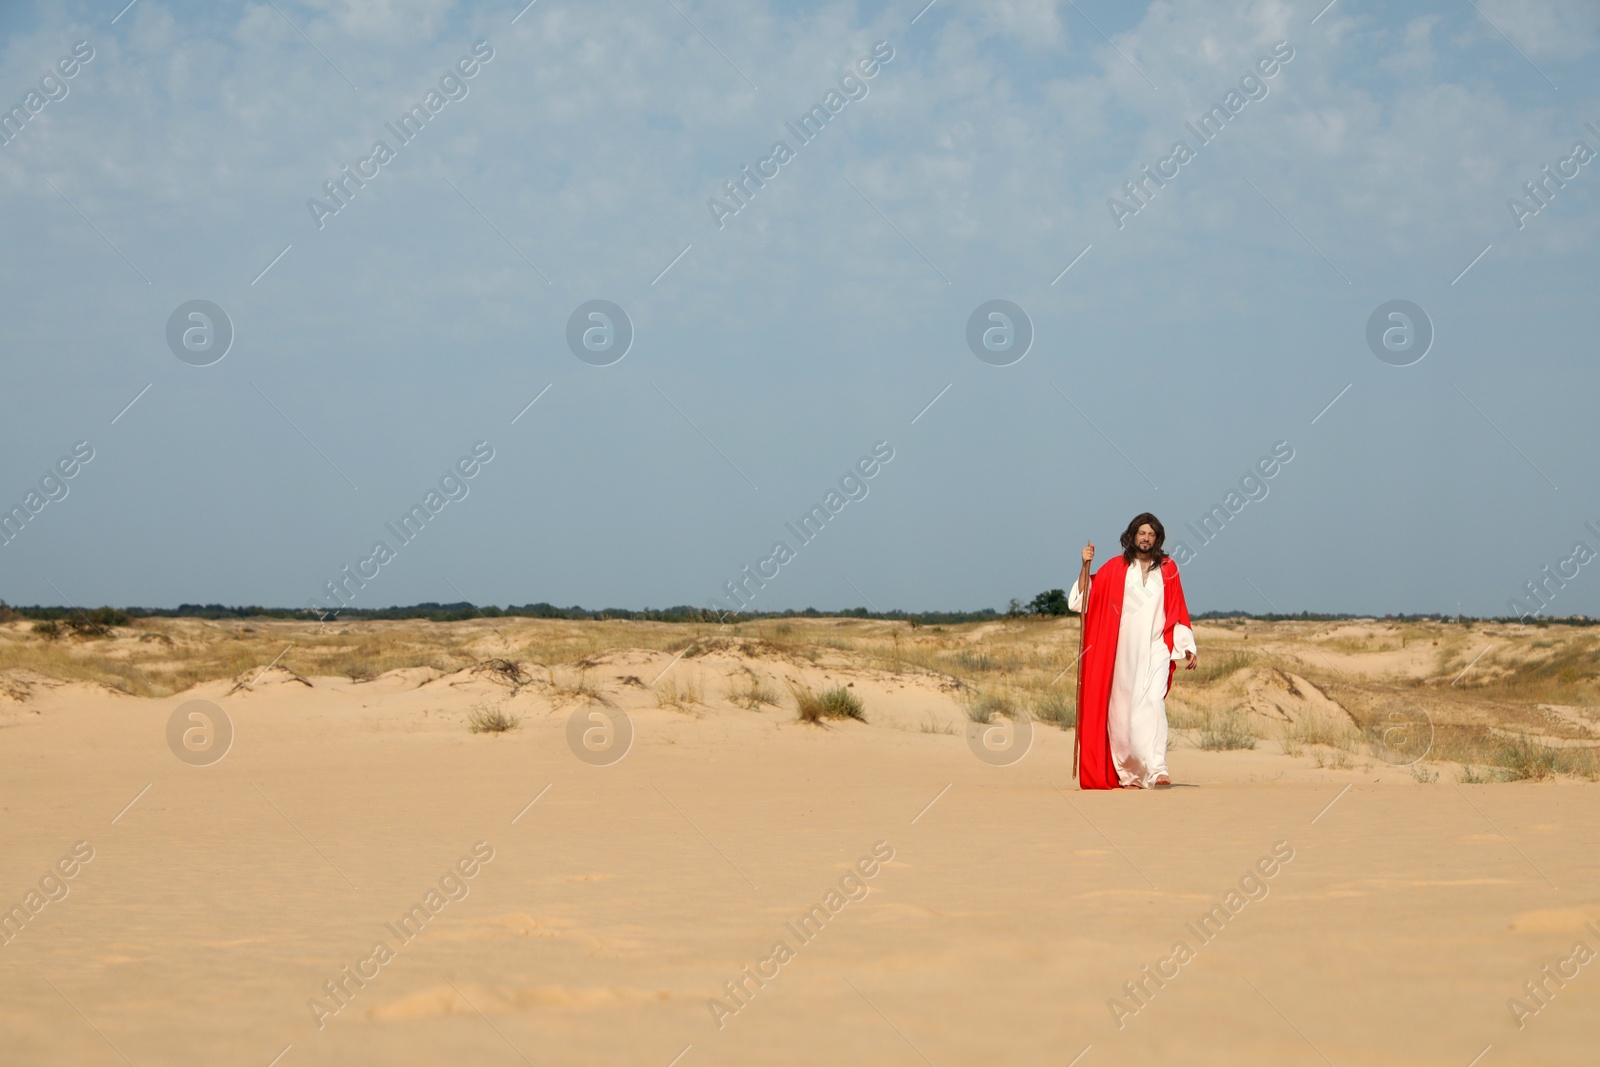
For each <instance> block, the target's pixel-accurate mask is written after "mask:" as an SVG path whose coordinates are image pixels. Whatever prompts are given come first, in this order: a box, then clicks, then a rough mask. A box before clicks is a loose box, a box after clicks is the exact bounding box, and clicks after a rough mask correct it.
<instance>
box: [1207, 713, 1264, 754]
mask: <svg viewBox="0 0 1600 1067" xmlns="http://www.w3.org/2000/svg"><path fill="white" fill-rule="evenodd" d="M1200 747H1201V748H1203V749H1205V750H1206V751H1207V752H1228V751H1232V750H1234V749H1241V748H1255V747H1256V735H1255V732H1254V731H1253V730H1252V729H1251V728H1250V723H1249V720H1247V719H1246V718H1245V717H1244V716H1243V715H1240V714H1239V713H1238V712H1236V711H1230V712H1226V713H1224V714H1223V715H1221V716H1217V717H1213V716H1209V715H1208V716H1206V723H1205V725H1204V726H1202V727H1201V728H1200Z"/></svg>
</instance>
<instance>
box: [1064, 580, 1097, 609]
mask: <svg viewBox="0 0 1600 1067" xmlns="http://www.w3.org/2000/svg"><path fill="white" fill-rule="evenodd" d="M1089 584H1090V585H1093V584H1094V577H1093V576H1092V575H1091V576H1090V578H1089ZM1083 601H1084V597H1083V594H1082V593H1080V592H1078V580H1077V579H1076V578H1074V579H1073V580H1072V588H1071V589H1070V590H1068V592H1067V610H1068V611H1075V612H1077V613H1078V614H1079V615H1082V614H1083Z"/></svg>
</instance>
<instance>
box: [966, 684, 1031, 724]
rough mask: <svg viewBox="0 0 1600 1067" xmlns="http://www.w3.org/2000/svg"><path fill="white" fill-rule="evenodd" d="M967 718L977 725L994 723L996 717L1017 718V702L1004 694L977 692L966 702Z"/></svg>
mask: <svg viewBox="0 0 1600 1067" xmlns="http://www.w3.org/2000/svg"><path fill="white" fill-rule="evenodd" d="M966 704H967V718H969V719H971V720H972V721H973V722H976V723H985V724H987V723H991V722H994V717H995V716H996V715H1004V716H1005V717H1006V718H1008V719H1015V718H1016V717H1017V714H1018V711H1017V705H1016V702H1015V701H1013V700H1012V699H1011V697H1009V696H1007V695H1006V694H1004V693H985V692H981V691H980V692H975V693H973V694H972V695H971V696H970V697H969V698H968V699H967V701H966Z"/></svg>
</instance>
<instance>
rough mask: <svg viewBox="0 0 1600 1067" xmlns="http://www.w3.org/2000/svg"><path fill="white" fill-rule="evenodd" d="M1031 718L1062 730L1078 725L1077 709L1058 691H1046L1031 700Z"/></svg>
mask: <svg viewBox="0 0 1600 1067" xmlns="http://www.w3.org/2000/svg"><path fill="white" fill-rule="evenodd" d="M1032 711H1033V717H1034V718H1035V719H1038V720H1040V721H1041V722H1053V723H1055V724H1056V725H1057V726H1059V727H1061V729H1063V730H1070V729H1072V728H1073V727H1074V726H1076V725H1078V709H1077V707H1076V706H1075V704H1074V702H1073V701H1072V700H1070V699H1068V698H1067V695H1066V694H1065V693H1063V692H1061V691H1060V690H1059V689H1046V690H1045V691H1044V692H1042V693H1040V694H1038V695H1037V696H1035V697H1034V698H1033V709H1032Z"/></svg>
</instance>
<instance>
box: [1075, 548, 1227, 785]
mask: <svg viewBox="0 0 1600 1067" xmlns="http://www.w3.org/2000/svg"><path fill="white" fill-rule="evenodd" d="M1142 569H1143V568H1141V567H1140V566H1139V563H1138V561H1137V560H1135V561H1134V563H1133V564H1132V565H1131V566H1130V567H1129V568H1128V574H1127V579H1126V581H1125V582H1124V584H1123V591H1122V623H1121V625H1120V626H1119V627H1118V629H1117V659H1116V664H1115V666H1114V667H1113V668H1112V674H1111V701H1110V704H1109V706H1108V707H1107V708H1106V732H1107V734H1108V735H1109V736H1110V741H1111V760H1112V762H1113V763H1114V764H1115V765H1116V768H1117V780H1118V781H1119V782H1120V783H1121V784H1122V785H1125V786H1127V785H1131V786H1139V787H1141V788H1148V787H1149V786H1150V785H1152V784H1153V783H1154V781H1155V780H1156V778H1157V777H1159V776H1161V775H1164V774H1166V773H1167V701H1166V692H1167V667H1168V664H1170V663H1172V662H1173V661H1175V660H1181V659H1183V658H1185V657H1184V653H1186V652H1197V651H1198V650H1197V649H1196V648H1195V644H1194V631H1193V630H1191V629H1189V627H1187V626H1185V625H1183V624H1182V623H1179V624H1177V625H1176V626H1174V627H1173V628H1172V652H1171V653H1170V654H1169V653H1168V652H1167V643H1166V641H1164V640H1162V637H1161V632H1162V631H1163V630H1164V629H1166V624H1167V611H1166V599H1165V596H1164V593H1163V586H1164V584H1165V583H1164V582H1163V581H1162V580H1161V568H1160V567H1156V566H1152V567H1151V568H1150V571H1149V573H1148V574H1146V575H1144V576H1143V577H1141V575H1140V571H1141V570H1142ZM1091 584H1092V582H1091ZM1083 601H1084V598H1083V595H1082V594H1081V593H1080V592H1079V590H1078V585H1077V583H1076V582H1074V583H1073V585H1072V592H1071V593H1070V594H1068V596H1067V607H1068V608H1070V609H1071V610H1072V611H1075V612H1080V613H1081V612H1082V611H1083Z"/></svg>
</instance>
